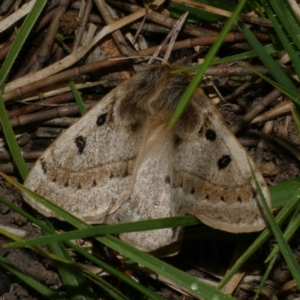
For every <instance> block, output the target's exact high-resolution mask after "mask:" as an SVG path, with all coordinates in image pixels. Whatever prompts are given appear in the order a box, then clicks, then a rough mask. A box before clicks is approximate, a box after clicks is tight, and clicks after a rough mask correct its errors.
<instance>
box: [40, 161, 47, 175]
mask: <svg viewBox="0 0 300 300" xmlns="http://www.w3.org/2000/svg"><path fill="white" fill-rule="evenodd" d="M41 166H42V170H43V172H44V174H46V173H47V165H46V162H45V161H44V160H42V161H41Z"/></svg>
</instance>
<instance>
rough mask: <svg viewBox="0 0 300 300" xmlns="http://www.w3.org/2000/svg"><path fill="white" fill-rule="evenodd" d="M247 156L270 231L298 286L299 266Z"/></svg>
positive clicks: (299, 281) (299, 280)
mask: <svg viewBox="0 0 300 300" xmlns="http://www.w3.org/2000/svg"><path fill="white" fill-rule="evenodd" d="M247 158H248V163H249V165H250V169H251V174H252V178H253V179H254V182H255V186H256V189H257V192H258V194H259V197H260V200H261V203H262V205H263V208H264V213H265V215H266V217H267V220H268V222H269V226H270V227H271V228H272V232H273V234H274V236H275V238H276V240H277V243H278V246H279V248H280V250H281V253H282V255H283V257H284V259H285V261H286V263H287V265H288V267H289V270H290V272H291V273H292V275H293V277H294V279H295V281H296V282H297V285H298V287H300V267H299V264H298V262H297V260H296V258H295V256H294V254H293V252H292V250H291V248H290V247H289V245H288V243H287V241H286V240H285V238H284V236H283V234H282V232H281V230H280V228H279V226H278V224H277V223H276V221H275V219H274V217H273V215H272V213H271V211H270V208H269V206H268V204H267V201H266V199H265V197H264V195H263V193H262V190H261V188H260V185H259V184H258V182H257V179H256V177H255V174H254V171H253V168H252V165H251V163H250V160H249V157H248V156H247Z"/></svg>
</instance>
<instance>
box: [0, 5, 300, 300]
mask: <svg viewBox="0 0 300 300" xmlns="http://www.w3.org/2000/svg"><path fill="white" fill-rule="evenodd" d="M50 2H51V1H50ZM67 17H68V18H67V19H66V18H62V19H60V21H61V22H63V23H64V29H65V30H66V32H69V30H72V31H74V30H75V29H77V26H79V25H80V22H79V21H78V20H77V19H75V18H72V16H70V15H68V16H67ZM70 20H71V21H73V20H75V21H76V22H71V23H70V22H69V21H70ZM69 23H70V24H69ZM74 26H75V28H74ZM44 34H45V33H44ZM43 37H44V36H43V35H41V36H39V39H42V38H43ZM148 37H149V36H148ZM151 37H152V38H153V34H152V35H151V34H150V38H151ZM39 39H37V41H36V42H37V44H39V43H40V41H39ZM65 46H66V45H64V47H65ZM64 47H63V48H64ZM65 48H66V47H65ZM31 51H33V50H31ZM230 51H233V48H232V49H230ZM0 54H1V53H0ZM189 55H190V51H189V50H187V51H184V50H180V51H178V52H175V54H174V56H173V57H172V59H173V60H176V58H177V57H180V58H182V57H183V56H189ZM91 77H92V76H91ZM214 83H215V84H216V86H218V87H219V88H220V91H221V93H222V94H223V96H226V94H229V93H230V92H231V91H233V90H234V89H235V88H236V87H235V84H236V82H235V81H234V80H232V79H230V78H224V77H223V78H222V80H221V79H220V80H218V79H214ZM266 89H268V90H269V89H270V87H269V86H267V87H266V85H265V84H264V83H259V84H253V87H252V88H250V89H249V90H250V91H249V90H248V92H247V91H245V93H244V94H242V95H241V97H240V98H241V99H246V101H245V103H246V104H245V103H241V102H239V103H238V104H237V101H235V102H234V103H228V102H224V101H223V102H222V101H221V102H220V103H219V104H218V108H219V109H220V111H221V113H222V115H223V116H224V119H225V120H226V122H227V123H228V124H229V125H232V124H234V123H235V122H236V120H237V119H238V118H240V117H242V116H243V115H244V113H245V112H246V111H247V110H248V109H249V106H248V104H247V103H248V102H251V103H252V105H255V104H256V102H257V101H259V100H260V99H261V98H262V97H263V96H264V95H265V94H266ZM105 92H106V90H105V89H104V91H103V89H102V88H97V87H95V88H94V89H90V90H86V91H84V93H83V95H82V97H83V98H84V99H88V100H98V99H99V98H101V97H100V96H99V94H101V93H105ZM239 100H240V99H239ZM248 100H249V101H248ZM284 100H285V99H282V98H279V99H277V100H275V101H273V102H272V104H270V105H268V107H266V110H268V109H271V108H272V107H274V106H275V105H278V104H279V103H283V102H284ZM16 107H18V104H16ZM14 108H15V105H11V106H8V109H9V110H13V109H14ZM77 117H78V116H77ZM36 126H37V125H36V124H35V125H30V127H28V134H27V135H24V136H23V137H22V140H20V144H22V150H24V151H37V150H39V151H43V150H44V149H46V147H47V146H48V145H49V144H50V143H51V142H52V141H53V140H54V138H55V137H54V136H52V137H51V138H37V137H36V136H37V134H36V132H37V131H36V130H37V128H36ZM43 126H45V125H43ZM49 128H50V129H53V127H49ZM54 128H55V129H57V128H56V127H54ZM263 128H264V123H258V124H255V125H249V126H247V127H246V128H244V129H243V130H242V131H240V132H239V133H238V135H237V136H238V138H240V139H241V141H244V142H245V141H246V140H247V142H249V141H250V142H251V143H252V145H251V146H248V147H247V150H248V152H249V154H250V156H252V158H253V160H254V161H255V162H256V163H257V165H258V167H259V169H260V171H261V172H262V174H263V175H264V176H265V179H266V182H267V183H268V185H269V186H270V187H272V186H275V185H277V184H279V183H281V182H285V181H288V180H290V179H293V178H295V177H298V176H299V175H300V164H299V161H298V159H297V158H296V157H295V156H293V155H292V154H291V152H290V151H288V150H286V149H285V148H283V147H282V146H279V145H278V144H277V143H275V142H274V141H271V140H266V141H265V142H264V143H263V146H262V149H260V148H259V147H258V143H259V141H260V138H261V132H262V130H263ZM60 130H61V129H60ZM54 131H55V130H54ZM49 132H50V131H49ZM272 135H273V136H276V135H279V136H281V137H283V138H284V140H285V141H286V142H287V143H288V144H289V145H291V146H293V147H294V148H295V149H298V150H299V149H300V137H299V133H298V131H297V128H296V125H295V123H294V122H293V120H291V119H290V117H289V116H286V115H285V116H283V117H278V118H277V119H275V120H274V123H273V126H272ZM4 150H8V149H7V148H5V149H4ZM1 163H2V161H0V165H1ZM10 163H12V161H11V160H10ZM29 163H32V161H30V162H29ZM7 173H10V174H13V175H14V176H15V178H16V179H17V180H19V181H21V180H20V177H19V176H18V175H17V174H16V173H14V172H11V170H10V172H7ZM0 197H1V198H4V199H6V200H7V201H9V202H11V203H13V204H14V205H16V206H17V207H19V208H22V209H24V210H25V211H27V212H29V213H32V214H33V213H34V212H33V210H32V208H31V207H29V206H28V205H27V204H26V203H25V202H24V200H23V198H22V195H21V193H20V192H19V190H17V189H16V188H15V187H13V186H12V185H10V184H8V183H7V182H5V181H4V180H3V179H0ZM53 222H54V223H55V224H56V225H57V224H58V225H59V226H58V227H59V228H58V229H64V226H65V225H63V224H61V223H57V222H56V221H55V220H54V221H53ZM0 225H1V226H7V227H10V228H12V229H17V230H22V232H23V233H24V238H32V237H37V236H41V235H42V233H41V230H40V229H39V228H37V227H36V226H34V225H33V224H32V223H30V222H29V221H27V219H25V218H24V217H22V216H20V215H19V214H18V213H16V212H14V211H13V210H11V209H10V208H8V207H7V206H5V205H4V204H0ZM201 226H204V225H201ZM190 230H194V227H191V228H187V229H186V232H185V236H188V234H189V231H190ZM209 230H210V229H209V228H207V231H209ZM223 236H224V238H222V237H223ZM225 236H226V239H225ZM256 236H257V234H253V235H233V234H232V235H230V234H225V233H224V234H223V233H222V234H219V235H218V238H217V239H216V238H213V235H211V236H206V237H202V238H198V239H184V241H183V244H182V248H181V251H180V252H179V254H178V255H176V256H174V257H168V258H164V260H165V261H166V262H168V263H170V264H172V265H174V266H176V267H177V268H179V269H181V270H184V271H185V272H187V273H189V274H191V275H193V276H195V277H196V278H199V279H201V280H204V281H205V282H207V283H209V284H212V285H214V286H215V285H217V283H218V282H219V281H220V279H221V278H222V277H223V276H224V275H225V273H226V271H227V270H228V269H229V267H230V265H232V264H233V262H234V260H235V257H236V255H238V253H242V252H243V250H245V249H246V248H247V246H248V245H250V244H251V242H252V241H253V240H254V239H255V237H256ZM9 242H10V240H9V239H8V238H6V237H5V236H4V235H0V255H1V256H2V257H3V258H5V259H6V260H8V261H9V262H10V263H11V264H12V265H14V266H15V267H16V268H18V269H19V270H21V271H23V272H25V273H26V274H28V275H29V276H32V277H33V278H34V279H36V280H37V281H39V282H41V283H43V284H44V285H46V286H48V287H49V288H51V289H53V290H54V291H57V292H58V293H60V294H62V295H65V294H66V290H65V288H64V287H63V285H62V283H61V280H60V276H59V274H58V271H57V269H56V266H55V265H54V263H53V262H52V261H50V260H48V259H45V258H43V257H41V256H40V255H38V254H36V253H34V252H33V251H31V250H30V249H25V248H24V249H23V248H21V249H10V250H7V249H5V248H4V245H5V244H7V243H9ZM290 244H291V247H292V250H293V252H294V254H295V256H296V258H297V259H298V260H299V255H300V254H299V251H300V245H299V243H298V242H297V240H296V239H295V240H292V242H291V243H290ZM274 245H275V242H274V240H271V239H270V240H269V241H268V242H267V243H265V244H264V245H262V246H261V248H260V249H259V251H257V252H256V253H255V255H254V256H253V257H251V259H250V260H249V261H247V262H246V263H245V265H244V267H243V270H241V272H245V274H244V276H243V278H242V279H241V281H240V282H239V283H238V284H237V286H236V287H235V289H234V291H233V294H232V295H233V296H234V297H236V298H237V299H239V300H244V299H245V300H246V299H253V297H254V294H255V290H256V289H257V287H258V285H259V284H260V281H261V279H262V276H263V274H264V273H265V271H266V268H267V265H265V264H264V260H265V259H266V257H267V256H268V254H269V253H270V251H271V250H272V248H273V247H274ZM73 258H74V260H75V261H78V262H80V263H87V264H88V262H86V261H82V258H80V257H77V256H74V257H73ZM142 274H143V275H142V279H141V280H143V282H144V283H145V285H146V287H148V288H149V289H151V290H153V291H155V292H156V293H157V294H158V295H160V296H161V297H162V298H164V299H174V300H177V299H178V300H179V299H180V300H183V299H185V300H189V299H195V298H194V297H193V296H190V295H186V294H185V293H184V292H183V291H176V289H173V288H172V287H170V286H169V285H168V284H167V283H164V282H163V281H162V279H161V278H157V277H156V276H155V275H154V276H153V277H150V276H149V275H148V274H147V273H142ZM292 279H293V278H292V276H291V273H290V271H289V269H288V267H287V265H286V263H285V261H284V259H283V258H282V257H281V255H279V256H278V258H277V260H276V263H275V265H274V267H273V269H272V271H271V273H270V275H269V277H268V280H267V282H266V285H265V286H264V288H263V289H262V293H261V295H260V298H259V299H269V298H271V297H273V298H272V299H276V297H277V299H295V298H299V297H300V292H299V290H298V288H297V287H296V285H295V284H294V282H293V280H292ZM108 280H110V281H111V283H113V284H114V285H116V286H120V289H121V290H122V291H123V292H124V293H125V294H127V295H132V291H130V289H129V287H128V286H126V285H125V284H124V283H119V282H116V279H115V278H113V277H111V278H109V279H108ZM94 291H95V293H96V295H97V296H98V297H99V299H109V298H108V296H107V295H106V294H103V292H102V291H101V290H99V289H98V288H97V287H94ZM275 293H277V294H276V295H275ZM129 298H130V299H141V297H140V295H136V296H134V297H130V296H129ZM0 299H1V300H2V299H3V300H19V299H21V300H23V299H24V300H33V299H41V296H40V295H39V294H37V293H36V291H35V290H33V289H31V288H30V287H28V286H27V285H26V284H25V283H23V282H22V280H20V279H19V278H17V277H15V276H14V275H13V274H12V273H11V272H9V271H8V270H7V269H6V268H4V267H3V266H2V265H1V264H0Z"/></svg>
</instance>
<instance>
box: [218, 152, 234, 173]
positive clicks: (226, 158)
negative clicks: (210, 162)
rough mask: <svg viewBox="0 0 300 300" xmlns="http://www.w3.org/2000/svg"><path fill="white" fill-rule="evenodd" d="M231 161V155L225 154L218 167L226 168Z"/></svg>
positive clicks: (220, 168)
mask: <svg viewBox="0 0 300 300" xmlns="http://www.w3.org/2000/svg"><path fill="white" fill-rule="evenodd" d="M230 162H231V157H230V156H229V155H223V156H222V157H221V158H219V160H218V167H219V170H222V169H225V168H226V167H228V165H229V164H230Z"/></svg>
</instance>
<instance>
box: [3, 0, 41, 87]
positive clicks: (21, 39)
mask: <svg viewBox="0 0 300 300" xmlns="http://www.w3.org/2000/svg"><path fill="white" fill-rule="evenodd" d="M46 3H47V1H46V0H39V1H36V2H35V4H34V6H33V7H32V9H31V11H30V12H29V14H28V15H27V17H26V18H25V20H24V22H23V24H22V26H21V28H20V30H19V32H18V34H17V36H16V38H15V40H14V42H13V44H12V45H11V48H10V50H9V52H8V54H7V56H6V59H5V61H4V62H3V65H2V67H1V70H0V90H1V91H3V88H4V83H5V80H6V77H7V75H8V73H9V71H10V69H11V67H12V65H13V64H14V62H15V60H16V58H17V56H18V54H19V52H20V50H21V48H22V46H23V45H24V43H25V41H26V39H27V37H28V35H29V33H30V31H31V29H32V27H33V26H34V24H35V22H36V20H37V19H38V17H39V15H40V14H41V12H42V10H43V8H44V6H45V5H46Z"/></svg>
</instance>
